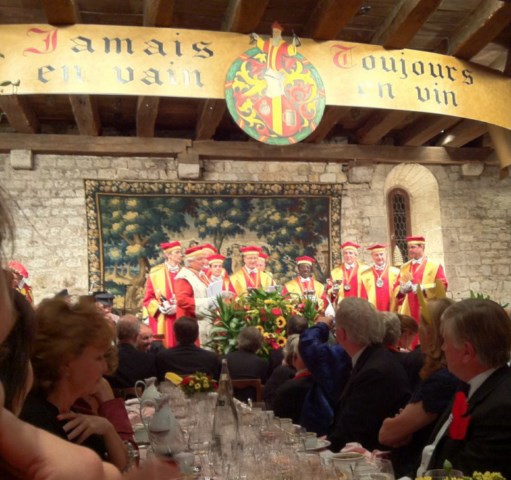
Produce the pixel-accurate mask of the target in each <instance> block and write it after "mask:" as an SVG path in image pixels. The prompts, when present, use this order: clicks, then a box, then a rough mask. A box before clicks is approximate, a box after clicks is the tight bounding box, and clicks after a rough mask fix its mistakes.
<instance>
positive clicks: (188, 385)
mask: <svg viewBox="0 0 511 480" xmlns="http://www.w3.org/2000/svg"><path fill="white" fill-rule="evenodd" d="M179 386H180V387H181V389H182V390H183V392H184V393H185V394H186V395H188V396H191V395H193V394H195V393H199V392H214V391H215V390H216V389H217V388H218V384H217V382H216V380H213V378H211V377H210V376H209V375H206V374H205V373H202V372H195V373H193V374H191V375H187V376H186V377H184V378H183V380H182V382H181V383H180V385H179Z"/></svg>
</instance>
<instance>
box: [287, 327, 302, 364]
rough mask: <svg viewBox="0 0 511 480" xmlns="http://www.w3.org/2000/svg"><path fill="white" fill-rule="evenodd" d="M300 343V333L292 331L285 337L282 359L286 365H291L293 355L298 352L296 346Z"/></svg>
mask: <svg viewBox="0 0 511 480" xmlns="http://www.w3.org/2000/svg"><path fill="white" fill-rule="evenodd" d="M299 345H300V335H298V334H297V333H293V334H292V335H290V336H289V337H287V342H286V345H285V346H284V361H285V362H286V365H288V366H290V367H292V366H293V357H294V356H295V354H297V353H298V347H299Z"/></svg>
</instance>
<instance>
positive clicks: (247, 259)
mask: <svg viewBox="0 0 511 480" xmlns="http://www.w3.org/2000/svg"><path fill="white" fill-rule="evenodd" d="M260 251H261V248H260V247H256V246H253V245H251V246H247V247H242V248H240V252H241V255H242V257H243V263H244V265H243V267H242V268H240V269H239V270H238V271H237V272H234V273H233V274H232V275H231V283H232V286H233V288H234V291H235V292H236V295H237V296H238V297H239V296H241V295H243V294H244V293H245V292H246V291H248V289H250V288H262V289H267V288H268V287H270V286H272V285H274V282H273V279H272V278H271V277H270V275H268V274H267V273H266V272H261V271H260V270H258V268H257V261H258V259H259V252H260Z"/></svg>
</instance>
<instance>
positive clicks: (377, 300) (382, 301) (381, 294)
mask: <svg viewBox="0 0 511 480" xmlns="http://www.w3.org/2000/svg"><path fill="white" fill-rule="evenodd" d="M398 275H399V269H398V268H396V267H391V266H389V265H387V267H386V268H385V270H383V271H378V270H376V269H375V268H374V266H373V267H371V268H369V269H367V270H365V271H364V272H363V273H362V274H361V279H362V291H361V293H360V297H361V298H365V299H366V300H368V301H369V302H370V303H372V304H373V305H374V306H375V307H376V310H379V311H380V312H391V311H394V310H395V307H396V301H395V297H394V284H395V283H396V280H397V277H398ZM378 280H381V282H382V283H383V285H381V286H378V284H379V282H378Z"/></svg>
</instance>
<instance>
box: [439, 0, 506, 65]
mask: <svg viewBox="0 0 511 480" xmlns="http://www.w3.org/2000/svg"><path fill="white" fill-rule="evenodd" d="M510 22H511V2H503V1H500V0H485V1H484V2H481V3H480V5H479V7H478V8H476V9H475V10H474V11H473V12H472V13H471V14H470V16H469V17H468V19H467V20H466V21H465V22H463V25H462V26H461V27H460V29H459V30H458V31H457V32H455V33H454V35H453V36H452V37H451V38H450V39H449V44H448V50H447V52H446V53H447V54H448V55H453V56H455V57H458V58H464V59H467V60H468V59H470V58H472V57H473V56H474V55H475V54H476V53H477V52H479V51H480V50H481V49H482V48H483V47H484V46H485V45H487V44H488V43H490V42H491V41H492V40H493V39H494V38H495V37H496V36H497V35H498V34H499V33H500V32H501V31H502V30H503V29H504V28H505V27H506V26H507V25H508V24H509V23H510Z"/></svg>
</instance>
